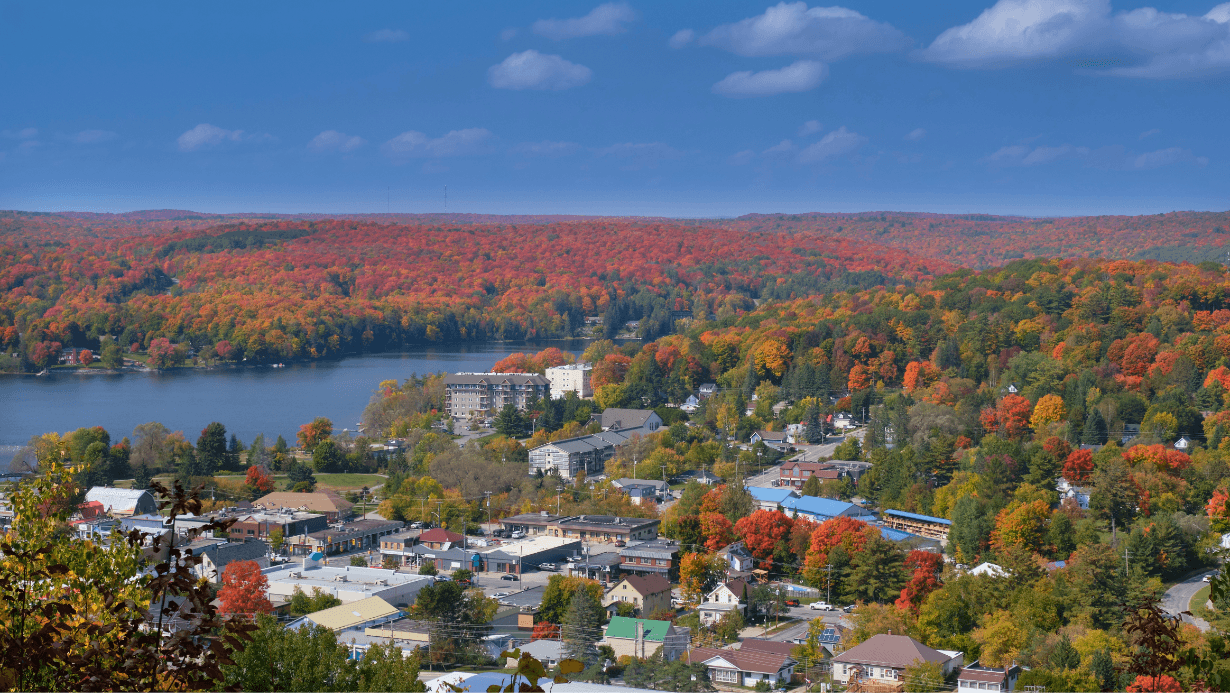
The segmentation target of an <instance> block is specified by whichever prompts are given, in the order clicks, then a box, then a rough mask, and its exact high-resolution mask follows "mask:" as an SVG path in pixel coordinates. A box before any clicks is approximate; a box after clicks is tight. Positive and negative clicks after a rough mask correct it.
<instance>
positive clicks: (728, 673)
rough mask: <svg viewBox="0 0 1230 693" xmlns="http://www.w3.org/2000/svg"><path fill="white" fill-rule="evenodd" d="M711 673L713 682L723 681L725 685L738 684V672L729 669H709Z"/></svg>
mask: <svg viewBox="0 0 1230 693" xmlns="http://www.w3.org/2000/svg"><path fill="white" fill-rule="evenodd" d="M710 671H712V672H713V680H714V681H725V682H727V683H738V682H739V672H737V671H733V670H731V669H710Z"/></svg>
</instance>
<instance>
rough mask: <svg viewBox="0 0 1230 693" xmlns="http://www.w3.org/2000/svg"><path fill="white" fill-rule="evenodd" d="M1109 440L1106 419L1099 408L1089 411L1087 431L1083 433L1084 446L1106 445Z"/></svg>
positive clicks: (1086, 421)
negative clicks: (1107, 439)
mask: <svg viewBox="0 0 1230 693" xmlns="http://www.w3.org/2000/svg"><path fill="white" fill-rule="evenodd" d="M1106 438H1107V428H1106V419H1105V418H1103V417H1102V412H1100V411H1098V409H1097V407H1094V408H1093V409H1090V410H1089V416H1088V417H1087V418H1086V419H1085V430H1084V431H1082V432H1081V444H1082V445H1105V444H1106Z"/></svg>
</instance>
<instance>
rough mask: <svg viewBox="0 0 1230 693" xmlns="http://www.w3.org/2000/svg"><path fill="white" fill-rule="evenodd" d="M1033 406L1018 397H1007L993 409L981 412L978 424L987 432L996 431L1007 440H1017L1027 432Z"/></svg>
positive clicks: (1026, 400)
mask: <svg viewBox="0 0 1230 693" xmlns="http://www.w3.org/2000/svg"><path fill="white" fill-rule="evenodd" d="M1031 412H1033V405H1032V404H1030V403H1029V400H1028V399H1025V398H1024V397H1021V396H1020V395H1008V396H1006V397H1004V398H1003V399H1001V400H1000V401H999V404H997V405H996V406H995V408H994V409H992V408H987V409H983V410H982V415H981V417H980V422H981V423H982V427H983V428H985V429H987V430H989V431H997V432H999V433H1001V434H1003V435H1004V436H1005V437H1007V438H1018V437H1020V436H1021V435H1023V434H1024V433H1025V432H1026V431H1028V430H1029V415H1030V413H1031Z"/></svg>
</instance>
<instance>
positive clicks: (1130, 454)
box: [1123, 443, 1192, 473]
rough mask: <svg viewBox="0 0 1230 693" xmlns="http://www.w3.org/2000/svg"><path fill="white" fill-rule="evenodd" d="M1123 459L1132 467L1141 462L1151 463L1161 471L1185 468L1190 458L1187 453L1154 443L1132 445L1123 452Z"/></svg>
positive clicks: (1190, 461)
mask: <svg viewBox="0 0 1230 693" xmlns="http://www.w3.org/2000/svg"><path fill="white" fill-rule="evenodd" d="M1123 459H1125V460H1127V462H1128V464H1130V465H1132V466H1133V467H1135V466H1137V465H1141V464H1152V465H1154V466H1155V467H1156V468H1157V469H1159V470H1161V471H1169V472H1172V473H1173V472H1179V471H1182V470H1184V469H1187V467H1188V465H1190V464H1191V463H1192V458H1191V457H1188V455H1187V453H1184V452H1179V451H1178V450H1174V449H1172V448H1170V447H1167V446H1165V445H1162V444H1161V443H1158V444H1156V445H1133V446H1132V447H1130V448H1128V449H1127V450H1126V451H1124V453H1123Z"/></svg>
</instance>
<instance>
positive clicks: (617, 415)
mask: <svg viewBox="0 0 1230 693" xmlns="http://www.w3.org/2000/svg"><path fill="white" fill-rule="evenodd" d="M655 414H656V412H654V410H652V409H617V408H614V407H611V408H608V409H605V410H603V412H602V427H603V428H640V427H642V426H644V425H645V423H646V422H647V421H649V417H651V416H654V415H655Z"/></svg>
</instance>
